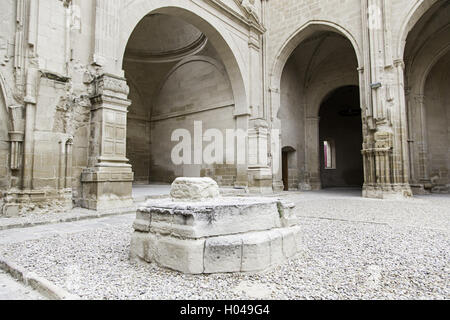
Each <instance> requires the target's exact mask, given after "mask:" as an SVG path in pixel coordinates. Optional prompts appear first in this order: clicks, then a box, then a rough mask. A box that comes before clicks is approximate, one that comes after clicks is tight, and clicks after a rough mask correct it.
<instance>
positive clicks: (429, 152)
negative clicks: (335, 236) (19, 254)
mask: <svg viewBox="0 0 450 320" xmlns="http://www.w3.org/2000/svg"><path fill="white" fill-rule="evenodd" d="M1 6H2V10H0V191H1V192H0V194H1V196H0V206H1V208H2V209H1V213H2V214H3V215H6V216H9V215H16V214H19V213H23V212H26V211H27V210H32V209H33V208H36V207H38V208H41V209H42V208H46V207H48V208H55V206H57V207H60V208H70V207H72V206H82V207H86V208H90V209H104V208H109V207H118V206H124V207H125V206H128V205H130V204H131V201H132V199H131V188H132V185H133V183H137V184H148V183H151V182H167V183H171V182H173V181H174V179H175V178H177V177H182V176H186V177H211V178H213V179H214V180H216V181H217V183H218V184H219V185H221V186H227V187H236V188H248V190H250V191H251V192H259V193H268V192H273V191H279V190H282V189H283V188H284V189H290V190H293V189H300V190H311V189H320V188H322V187H330V186H336V187H341V186H353V185H355V184H360V186H362V189H363V196H365V197H373V198H390V197H409V196H412V193H413V191H416V192H429V191H432V192H449V189H450V187H449V186H450V109H449V104H450V95H449V91H448V90H447V87H448V84H449V82H450V79H449V77H450V73H449V62H450V52H449V48H450V40H449V39H450V24H449V22H450V1H448V0H396V1H390V0H342V1H337V0H336V1H329V0H115V1H109V0H5V1H2V5H1ZM342 90H344V92H347V94H345V93H344V94H342V92H343V91H342ZM345 90H347V91H345ZM358 102H359V103H358ZM333 106H335V108H334V109H333ZM359 119H360V121H359ZM196 123H197V126H196ZM198 124H201V127H199V126H198ZM323 128H325V129H323ZM343 128H345V130H343ZM177 129H185V130H187V131H189V132H191V133H192V134H193V136H195V134H194V133H195V131H199V130H200V132H201V133H204V132H207V131H209V132H214V133H216V136H217V132H221V133H222V134H224V135H225V133H226V131H227V130H229V129H233V130H236V131H238V130H239V131H241V132H245V133H246V137H245V141H244V144H243V146H242V145H241V146H240V147H239V146H238V147H236V148H235V150H233V151H235V152H234V156H235V157H238V155H237V154H242V153H243V154H244V156H243V158H244V161H243V162H239V161H235V162H228V161H216V162H215V163H213V164H205V163H203V162H202V161H201V159H200V160H199V159H193V161H192V162H190V163H186V162H184V163H182V164H175V163H174V162H173V161H172V158H171V155H172V154H171V152H172V151H173V148H174V147H175V145H176V144H177V142H174V141H172V140H173V139H172V138H173V137H172V135H173V133H174V131H175V130H177ZM352 130H353V131H352ZM352 137H354V139H353V138H352ZM350 140H351V141H350ZM349 141H350V142H349ZM207 145H208V143H207V142H206V141H202V140H200V141H198V140H195V138H194V139H193V141H191V151H192V158H195V154H198V152H196V151H199V150H200V151H201V150H203V149H204V148H205V147H206V146H207ZM324 146H327V147H325V148H324ZM355 150H356V151H355ZM228 152H230V150H229V149H227V150H226V151H225V153H228ZM200 154H201V152H200ZM224 157H225V155H224ZM196 160H197V161H196ZM198 160H199V161H198ZM359 175H360V176H361V178H360V179H355V178H354V177H355V176H359Z"/></svg>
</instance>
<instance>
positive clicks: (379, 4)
mask: <svg viewBox="0 0 450 320" xmlns="http://www.w3.org/2000/svg"><path fill="white" fill-rule="evenodd" d="M389 6H390V2H389V1H386V0H368V1H365V0H362V8H363V10H362V21H363V26H366V28H367V29H366V31H365V32H364V35H363V40H364V41H363V42H364V43H363V44H364V51H365V52H369V54H366V55H365V56H364V67H363V68H364V69H363V70H364V74H365V77H364V80H365V81H364V85H365V87H366V88H365V90H369V91H367V92H368V93H369V94H367V95H366V96H367V101H366V102H367V103H366V104H367V109H366V110H364V111H365V112H364V114H363V121H365V122H366V126H367V133H366V134H367V136H366V137H365V138H364V147H363V151H362V153H363V156H364V166H365V179H366V181H365V184H364V188H363V195H364V196H365V197H370V198H403V197H409V196H411V195H412V192H411V188H410V186H409V157H408V145H407V143H408V142H407V139H408V137H407V136H408V133H407V123H406V104H405V88H404V80H403V63H402V62H401V61H395V62H394V61H393V56H392V50H391V45H392V37H391V34H390V30H391V28H390V19H391V17H390V15H389V12H390V9H389Z"/></svg>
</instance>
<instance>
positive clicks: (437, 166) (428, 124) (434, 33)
mask: <svg viewBox="0 0 450 320" xmlns="http://www.w3.org/2000/svg"><path fill="white" fill-rule="evenodd" d="M426 9H427V10H420V11H419V9H418V11H417V14H415V15H413V17H412V18H411V22H410V24H408V26H409V29H408V30H409V32H408V34H407V37H406V41H405V48H404V60H405V79H406V92H407V94H406V103H407V112H408V124H409V138H410V139H409V141H410V142H409V151H410V154H409V155H410V159H411V161H410V166H411V167H410V174H411V177H410V179H411V181H412V183H411V184H412V187H413V190H414V191H415V192H416V193H423V192H429V191H431V192H439V193H449V192H450V110H449V101H450V94H449V91H448V87H449V85H450V67H449V63H450V40H449V39H450V22H449V19H448V17H449V15H450V3H449V2H448V1H444V0H438V1H434V4H433V5H431V3H430V4H429V5H428V7H427V8H426ZM419 13H421V15H419Z"/></svg>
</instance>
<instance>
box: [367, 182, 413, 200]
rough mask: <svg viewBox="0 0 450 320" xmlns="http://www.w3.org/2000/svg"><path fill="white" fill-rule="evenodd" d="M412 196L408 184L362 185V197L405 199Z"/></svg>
mask: <svg viewBox="0 0 450 320" xmlns="http://www.w3.org/2000/svg"><path fill="white" fill-rule="evenodd" d="M412 196H413V193H412V190H411V187H410V186H409V185H408V184H397V185H395V184H389V185H367V184H366V185H364V187H363V197H364V198H372V199H396V200H405V199H409V198H411V197H412Z"/></svg>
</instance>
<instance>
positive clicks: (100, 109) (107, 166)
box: [81, 74, 133, 210]
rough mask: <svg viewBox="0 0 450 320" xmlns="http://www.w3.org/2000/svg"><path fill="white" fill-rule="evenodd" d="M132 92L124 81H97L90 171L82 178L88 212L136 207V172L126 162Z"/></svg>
mask: <svg viewBox="0 0 450 320" xmlns="http://www.w3.org/2000/svg"><path fill="white" fill-rule="evenodd" d="M128 90H129V89H128V86H127V84H126V81H125V79H124V78H121V77H117V76H113V75H109V74H103V75H101V76H99V77H98V78H97V79H95V94H94V95H93V96H92V98H91V102H92V110H91V136H90V146H89V150H90V154H89V167H88V168H87V169H85V170H84V171H83V173H82V177H81V180H82V184H83V204H82V205H83V207H85V208H88V209H93V210H100V209H108V208H118V207H128V206H131V205H132V203H133V200H132V196H131V192H132V190H131V189H132V182H133V172H132V169H131V165H130V164H128V159H127V158H126V130H127V112H128V111H127V110H128V107H129V105H130V104H131V103H130V101H129V100H128V99H127V96H128Z"/></svg>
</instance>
